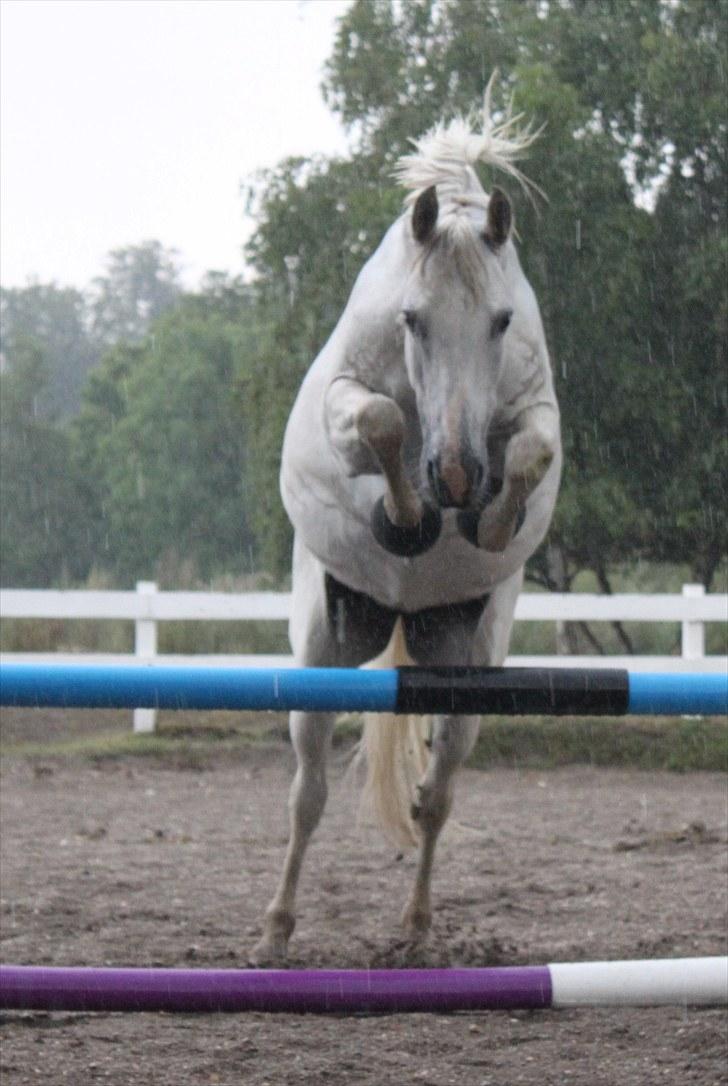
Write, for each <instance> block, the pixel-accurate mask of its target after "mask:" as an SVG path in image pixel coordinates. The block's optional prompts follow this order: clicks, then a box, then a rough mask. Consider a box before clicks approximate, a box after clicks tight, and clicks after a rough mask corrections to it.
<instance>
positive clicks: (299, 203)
mask: <svg viewBox="0 0 728 1086" xmlns="http://www.w3.org/2000/svg"><path fill="white" fill-rule="evenodd" d="M727 46H728V0H517V2H516V0H407V3H395V2H394V0H355V2H354V3H353V4H352V5H351V6H350V8H349V9H348V10H347V11H346V12H345V14H344V15H343V17H342V18H341V19H340V20H339V23H338V29H337V33H336V37H335V40H334V42H333V45H332V51H331V55H330V58H329V61H328V64H327V67H326V72H325V80H324V87H323V92H324V96H325V98H326V101H327V102H328V104H329V105H330V107H331V108H332V109H333V110H334V111H335V112H336V113H337V114H338V115H339V116H340V117H341V119H342V120H343V121H344V123H345V124H346V125H347V126H348V127H349V128H350V131H351V135H352V146H353V148H354V149H353V151H352V154H351V156H350V157H349V158H347V159H332V160H329V159H324V158H321V157H314V158H312V159H300V158H299V159H289V160H286V161H284V162H281V163H280V164H279V165H278V166H277V167H276V168H275V169H272V170H269V171H267V172H265V173H263V174H261V175H260V176H259V177H258V178H257V179H256V180H255V182H254V183H253V184H251V185H249V186H248V187H247V189H246V193H245V195H246V199H247V202H248V208H249V210H251V211H252V212H253V213H254V214H255V217H256V221H257V223H258V226H257V229H256V232H255V234H254V235H253V237H252V240H251V241H250V243H249V245H248V248H247V256H248V262H249V266H250V269H251V272H252V273H253V276H254V279H253V282H252V284H250V285H248V286H245V287H243V286H241V284H240V283H237V282H234V281H230V280H228V279H227V278H226V277H224V276H219V275H218V276H213V275H211V276H210V277H209V278H208V281H207V282H206V283H205V284H204V286H203V287H202V289H201V290H200V291H199V292H198V293H197V294H195V295H183V294H182V291H181V287H180V282H179V270H178V265H177V259H176V255H175V254H174V253H173V252H170V251H167V250H165V249H163V248H162V246H161V245H160V244H159V243H158V242H145V243H143V244H141V245H138V246H131V247H129V248H127V249H123V250H118V251H115V252H114V253H112V254H110V257H109V263H108V268H107V272H106V274H105V275H104V276H102V277H101V278H100V279H98V280H97V281H96V282H95V283H94V284H93V287H92V289H91V290H89V291H87V292H85V293H80V292H77V291H71V290H65V289H61V288H58V287H56V286H54V285H39V284H33V285H30V286H29V287H27V288H23V289H22V290H12V291H3V293H2V319H3V356H2V362H3V378H2V388H3V418H2V443H3V444H2V451H3V461H4V463H3V469H2V470H3V475H2V484H3V491H2V494H0V497H1V499H2V512H3V517H2V520H3V536H2V541H3V551H4V552H5V553H4V555H3V565H2V576H3V579H4V581H5V582H6V583H12V582H13V581H15V582H16V583H25V584H30V583H36V584H44V583H49V582H50V581H53V580H55V581H57V580H59V579H61V578H62V577H82V576H84V575H85V573H87V572H88V570H89V568H90V567H91V565H92V564H95V565H97V566H102V567H105V568H106V569H107V570H109V571H110V572H111V573H112V575H113V576H114V577H115V578H116V579H117V580H120V581H123V582H128V581H129V580H130V579H133V578H135V577H148V576H151V575H156V576H158V577H159V578H160V579H162V580H165V579H166V577H167V571H169V570H171V569H174V568H178V567H179V565H180V563H183V562H185V563H187V564H190V565H193V566H194V567H195V569H196V571H197V572H198V574H199V575H201V576H203V577H209V576H212V575H213V573H215V572H217V571H219V570H221V569H225V570H227V571H232V572H240V571H246V572H247V571H249V570H250V569H251V567H252V566H253V565H257V566H262V567H264V568H266V569H268V570H271V571H273V572H276V573H278V574H281V575H282V574H284V572H285V571H286V570H287V568H288V563H289V553H290V538H291V531H290V526H289V525H288V523H287V521H286V518H285V514H284V513H283V510H282V506H281V503H280V499H279V496H278V470H279V464H280V450H281V442H282V437H283V431H284V427H285V423H286V419H287V417H288V413H289V411H290V407H291V404H292V402H293V399H294V397H295V394H296V391H297V389H298V386H299V384H300V382H301V379H302V378H303V375H304V373H305V372H306V370H307V369H308V367H309V366H310V364H311V362H312V361H313V359H314V357H315V356H316V354H317V353H318V351H319V350H320V349H321V347H322V345H323V344H324V342H325V340H326V339H327V337H328V335H329V334H330V332H331V331H332V329H333V327H334V325H335V323H336V321H337V320H338V318H339V315H340V313H341V311H342V309H343V307H344V305H345V303H346V300H347V297H348V295H349V292H350V290H351V287H352V285H353V282H354V279H355V276H356V274H357V273H358V271H359V269H360V267H361V266H362V264H363V263H364V262H365V260H366V259H367V257H368V256H369V255H370V254H371V252H372V251H373V250H374V249H375V248H376V246H377V245H378V244H379V241H380V239H381V237H382V235H383V233H384V232H385V230H386V229H387V227H388V226H389V224H390V223H391V222H392V220H393V219H394V218H395V217H396V216H397V215H398V214H399V213H400V210H401V206H402V196H403V194H402V192H401V191H400V190H398V188H397V186H396V185H395V184H394V182H393V180H392V176H391V174H392V167H393V165H394V162H395V160H396V159H397V158H398V157H399V156H400V155H401V154H402V153H404V152H406V151H407V149H408V141H409V140H410V138H412V137H416V136H418V135H420V134H422V133H423V132H424V131H425V130H426V129H427V128H428V127H430V126H431V125H432V123H433V122H435V121H436V120H439V119H440V118H442V117H444V118H445V119H447V118H448V117H449V116H452V115H454V114H455V113H461V112H467V111H469V110H471V109H477V108H478V107H479V105H480V103H481V101H482V95H483V90H484V88H485V85H486V83H487V81H488V78H489V76H490V74H491V72H492V71H493V69H494V68H496V67H497V68H499V70H500V80H499V83H498V84H497V91H496V103H495V104H496V108H497V109H502V108H503V106H504V105H505V103H506V100H507V99H508V98H509V97H510V96H511V95H513V96H514V103H515V108H516V110H517V111H522V112H523V114H524V117H526V118H532V119H533V124H534V126H535V127H541V126H543V133H542V136H541V138H540V139H539V140H538V141H537V142H536V143H535V144H534V145H533V148H532V150H531V152H530V156H529V159H528V161H527V162H525V163H524V164H523V166H524V169H525V172H526V173H527V174H528V175H529V176H530V177H531V178H532V179H533V180H534V181H535V182H536V183H537V184H538V185H539V186H540V187H541V188H542V189H543V190H544V192H545V193H546V196H547V200H545V201H542V200H539V199H536V200H535V201H531V200H529V199H528V198H527V196H526V195H525V194H524V193H523V192H521V191H519V190H518V188H517V186H510V187H511V192H510V195H511V198H512V200H513V203H514V206H515V212H516V225H517V229H518V234H519V247H520V253H521V259H522V262H523V265H524V268H525V271H526V274H527V275H528V277H529V279H530V280H531V282H532V283H533V285H534V287H535V289H536V292H537V295H538V297H539V301H540V304H541V307H542V311H543V314H544V321H545V325H546V331H547V339H548V342H549V346H550V349H551V353H552V358H553V365H554V373H555V380H556V384H557V391H558V395H559V399H560V403H561V407H562V415H563V434H564V445H565V454H566V455H565V469H564V482H563V487H562V493H561V497H560V500H559V504H558V507H557V513H556V516H555V519H554V523H553V527H552V531H551V533H550V537H549V540H548V545H547V546H545V547H544V548H543V549H542V550H541V552H540V553H539V554H538V555H536V556H535V559H534V560H533V561H532V563H531V565H530V575H531V576H532V577H534V578H535V579H537V580H540V581H542V582H543V583H544V584H547V585H550V586H551V587H560V588H566V587H569V585H570V584H571V583H572V581H573V579H574V577H575V575H576V574H577V573H578V572H579V571H580V570H585V569H588V570H591V571H593V572H594V574H595V575H596V577H597V578H598V580H599V582H600V584H601V585H602V588H603V589H604V590H605V591H609V589H610V583H611V582H610V577H611V571H612V570H613V569H614V567H615V566H618V565H621V564H624V563H629V562H634V561H635V560H637V559H640V558H646V559H655V560H660V561H670V562H679V563H686V564H688V565H689V566H690V567H691V569H692V571H693V575H694V576H695V577H696V578H699V579H700V580H701V581H703V582H704V583H705V584H706V585H710V583H711V580H712V579H713V578H714V576H715V571H716V568H717V566H718V564H719V562H720V560H721V557H722V556H723V555H724V554H725V538H726V503H725V500H724V497H725V496H724V479H725V470H726V443H725V440H724V436H723V435H724V425H725V417H726V407H727V406H728V405H727V404H726V385H727V383H726V380H725V373H726V362H727V361H728V360H727V358H726V354H727V347H726V341H727V339H728V331H727V329H728V303H727V301H726V282H727V281H728V276H726V270H727V269H726V258H727V249H728V242H727V241H726V237H727V231H726V198H725V194H726V114H725V101H726V98H727V97H728V95H727V91H728V88H727V87H726V80H727V75H726V69H727V66H726V63H725V57H726V55H728V49H727ZM498 95H499V96H500V97H497V96H498ZM482 180H483V183H484V185H485V187H486V189H488V188H490V187H491V186H492V184H493V183H494V180H495V178H494V177H493V176H492V175H491V174H489V172H488V171H487V170H483V174H482ZM498 183H499V184H503V179H499V182H498ZM100 358H101V361H100V362H99V359H100ZM79 404H80V405H81V406H80V410H79ZM79 524H80V525H82V530H81V531H79ZM8 555H9V556H10V557H7V556H8Z"/></svg>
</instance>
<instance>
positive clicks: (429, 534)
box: [371, 497, 442, 558]
mask: <svg viewBox="0 0 728 1086" xmlns="http://www.w3.org/2000/svg"><path fill="white" fill-rule="evenodd" d="M371 526H372V532H373V534H374V538H375V539H376V541H377V543H379V545H380V547H384V549H385V551H389V553H390V554H396V555H397V556H398V557H399V558H414V557H415V555H418V554H424V552H425V551H428V550H429V549H430V547H432V546H433V544H434V543H436V542H437V539H438V536H439V535H440V529H441V528H442V515H441V514H440V510H439V509H436V508H435V507H434V506H432V505H428V504H427V503H424V504H423V506H422V520H421V521H420V522H419V524H414V525H412V527H409V528H407V527H402V526H400V525H398V524H392V521H391V520H390V519H389V517H388V516H387V513H386V510H385V508H384V498H383V497H382V498H380V499H379V501H378V502H377V503H376V504H375V506H374V508H373V509H372V517H371Z"/></svg>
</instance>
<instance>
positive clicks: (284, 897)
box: [252, 712, 334, 965]
mask: <svg viewBox="0 0 728 1086" xmlns="http://www.w3.org/2000/svg"><path fill="white" fill-rule="evenodd" d="M333 726H334V716H333V714H332V713H302V712H294V713H291V717H290V724H289V727H290V732H291V741H292V743H293V749H294V751H295V753H296V760H297V763H298V767H297V769H296V774H295V776H294V778H293V783H292V785H291V791H290V795H289V799H288V810H289V823H290V836H289V839H288V848H287V850H286V858H285V861H284V864H283V872H282V875H281V879H280V882H279V884H278V889H277V890H276V893H275V896H274V897H273V900H272V901H271V903H270V905H269V906H268V908H267V910H266V914H265V924H264V930H263V938H262V939H261V940H260V942H259V943H258V944H257V946H256V947H255V949H254V951H253V955H252V960H253V961H254V962H255V964H257V965H265V964H271V963H274V962H281V961H283V960H285V957H286V948H287V946H288V940H289V938H290V936H291V933H292V932H293V928H294V926H295V923H296V919H295V901H296V888H297V886H298V878H299V875H300V873H301V866H302V864H303V857H304V855H305V852H306V848H307V846H308V843H309V841H310V839H311V835H312V833H313V831H314V830H315V829H316V826H317V825H318V823H319V820H320V818H321V815H322V814H323V810H324V807H325V805H326V794H327V785H326V755H327V753H328V747H329V742H330V739H331V732H332V730H333Z"/></svg>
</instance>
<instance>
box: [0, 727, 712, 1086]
mask: <svg viewBox="0 0 728 1086" xmlns="http://www.w3.org/2000/svg"><path fill="white" fill-rule="evenodd" d="M291 769H292V758H291V752H290V749H289V748H288V747H287V746H285V745H284V744H283V743H281V744H280V745H276V746H268V747H263V748H251V749H250V750H249V751H248V752H243V753H240V754H238V755H236V756H235V757H234V758H230V757H228V758H221V757H219V756H218V757H216V758H215V757H213V758H211V759H209V760H208V761H207V762H206V763H204V764H203V765H202V766H201V767H199V766H198V767H197V768H190V767H189V766H188V767H185V766H184V765H180V764H179V763H177V764H175V761H174V760H173V759H166V760H158V759H149V760H144V759H141V758H126V759H121V760H113V761H112V760H109V761H106V762H100V763H97V764H94V763H91V762H88V761H82V760H80V759H79V760H76V761H61V760H53V759H45V760H43V761H42V762H38V761H37V760H36V761H30V760H25V759H7V760H6V763H5V765H4V767H3V770H2V777H1V784H2V792H1V799H2V808H1V813H2V854H1V860H2V869H1V871H2V942H3V946H2V960H3V961H5V962H13V963H27V964H54V965H140V966H142V965H145V966H151V965H157V966H187V967H190V966H200V967H242V966H244V965H245V964H246V954H247V952H248V950H249V949H250V947H251V946H252V945H253V943H254V942H255V940H256V938H257V937H258V935H259V932H260V918H261V914H262V912H263V909H264V907H265V904H266V902H267V901H268V899H269V897H270V895H271V893H272V890H273V887H274V882H275V879H276V877H277V874H278V871H279V869H280V865H281V861H282V857H283V850H284V846H285V840H286V813H285V796H286V793H287V789H288V784H289V781H290V776H291ZM354 806H355V804H354V800H353V799H352V798H351V789H350V787H349V785H348V784H347V782H346V781H345V779H344V771H343V769H342V767H341V765H339V766H338V767H337V766H334V768H333V769H332V787H331V795H330V800H329V807H328V810H327V813H326V817H325V819H324V821H323V823H322V826H321V828H320V830H319V833H318V835H317V837H316V839H315V843H314V845H313V847H312V849H311V852H310V854H309V857H308V863H307V866H306V868H305V870H304V875H303V879H302V885H301V893H300V913H299V921H298V927H297V930H296V933H295V935H294V937H293V941H292V944H291V959H290V964H291V965H292V966H296V967H300V968H317V967H333V968H335V967H339V968H347V967H349V968H362V969H363V968H367V967H368V966H369V967H371V966H377V967H386V966H393V967H394V966H399V965H405V964H411V962H409V960H408V957H407V951H406V947H405V945H404V944H403V942H402V941H401V935H400V932H399V928H398V916H399V911H400V909H401V907H402V904H403V902H404V899H405V896H406V893H407V889H408V886H409V884H410V881H411V878H412V871H413V859H412V857H410V856H407V857H405V858H404V859H398V858H397V857H396V856H395V854H394V852H393V850H392V849H391V848H390V847H389V846H388V845H387V844H386V843H384V842H383V841H382V840H380V839H379V837H378V836H377V835H376V834H375V833H374V832H373V831H372V832H369V831H366V830H362V829H358V828H357V827H356V825H355V810H354ZM435 892H436V920H435V927H434V932H433V935H432V939H431V942H430V945H429V947H428V949H427V951H426V952H425V953H424V954H423V955H422V956H421V957H420V958H419V960H418V962H417V963H416V964H422V965H435V966H448V965H473V966H474V965H489V964H506V963H508V964H526V963H541V962H548V961H558V960H562V961H574V960H576V961H578V960H590V959H600V958H641V957H672V956H690V955H704V954H721V953H725V949H724V947H725V934H726V914H727V905H728V882H727V879H726V782H725V778H723V777H722V776H720V775H718V774H685V775H678V774H667V773H665V774H662V773H644V772H638V771H634V772H632V771H623V770H604V769H590V768H585V767H574V768H570V769H563V770H558V771H549V772H533V771H522V772H520V771H515V770H510V771H509V770H500V769H499V770H493V771H490V772H478V771H474V770H466V771H464V772H463V773H462V775H461V778H460V781H459V789H458V797H457V802H456V810H455V817H454V822H453V824H452V825H451V827H450V828H449V829H448V831H447V833H446V836H445V838H444V839H443V841H442V846H441V848H440V853H439V861H438V864H437V868H436V879H435ZM0 1037H1V1040H2V1083H3V1086H21V1084H26V1083H44V1084H45V1086H55V1084H61V1083H72V1084H76V1086H86V1084H88V1083H97V1082H98V1083H109V1084H114V1086H137V1084H139V1086H142V1084H143V1086H186V1084H188V1083H189V1084H200V1086H202V1084H204V1086H233V1084H234V1086H239V1084H246V1086H266V1084H269V1086H276V1084H279V1083H286V1084H288V1083H290V1084H296V1086H297V1084H301V1086H303V1084H304V1083H305V1084H306V1086H336V1084H338V1083H352V1084H354V1083H355V1084H366V1086H370V1084H371V1086H375V1084H376V1086H390V1084H391V1086H395V1084H396V1086H402V1084H405V1083H413V1084H419V1086H447V1084H450V1083H455V1084H457V1086H515V1084H517V1083H518V1084H530V1083H533V1084H536V1083H538V1084H539V1086H550V1084H553V1086H557V1084H558V1086H563V1084H564V1083H571V1084H574V1086H577V1084H579V1086H616V1084H626V1086H630V1084H635V1086H653V1084H654V1086H657V1084H660V1086H664V1084H667V1083H674V1084H676V1086H688V1084H690V1083H695V1084H696V1086H719V1084H725V1083H726V1081H727V1078H726V1066H727V1064H726V1039H727V1038H726V1019H725V1015H724V1012H723V1011H720V1010H712V1009H708V1010H698V1009H681V1008H674V1009H673V1008H667V1009H665V1008H663V1009H660V1008H656V1009H645V1010H627V1009H624V1010H622V1009H616V1010H615V1009H598V1010H575V1011H548V1012H511V1013H508V1012H490V1013H482V1014H458V1015H417V1014H412V1015H401V1016H391V1017H359V1018H351V1019H343V1018H337V1017H329V1018H321V1017H314V1016H295V1015H278V1016H267V1017H266V1016H264V1015H248V1016H234V1015H214V1016H206V1017H205V1016H194V1015H182V1016H173V1015H147V1014H136V1015H132V1014H129V1015H121V1014H104V1015H89V1014H62V1013H55V1014H33V1013H16V1012H6V1013H5V1014H4V1015H3V1017H2V1030H1V1031H0Z"/></svg>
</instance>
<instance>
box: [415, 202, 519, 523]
mask: <svg viewBox="0 0 728 1086" xmlns="http://www.w3.org/2000/svg"><path fill="white" fill-rule="evenodd" d="M476 185H477V182H476ZM511 221H512V216H511V207H510V203H509V201H508V199H507V197H506V196H505V195H504V193H503V192H501V191H500V190H499V189H493V191H492V193H491V195H490V199H487V198H486V197H485V194H484V193H483V192H482V190H481V189H480V186H479V185H477V188H476V187H474V188H473V190H472V192H471V193H467V192H466V193H464V194H462V193H461V194H460V195H459V196H456V197H454V198H450V199H449V200H447V202H446V203H445V205H444V208H442V209H441V207H440V203H439V201H438V195H437V189H436V187H435V186H434V185H431V186H430V187H428V188H426V189H424V190H423V191H422V192H421V193H420V195H419V196H418V197H417V199H416V201H415V203H414V205H413V209H412V215H411V220H410V222H411V233H412V242H413V251H414V259H413V261H412V266H411V271H410V274H409V277H408V279H407V282H406V285H405V288H404V293H403V298H402V308H401V316H400V319H401V321H402V323H403V325H404V329H405V348H404V350H405V365H406V368H407V375H408V377H409V381H410V384H411V385H412V388H413V390H414V393H415V398H416V402H417V408H418V414H419V419H420V426H421V430H422V460H421V473H422V479H423V480H427V484H428V487H429V490H430V491H431V494H432V497H433V499H434V500H435V502H436V503H437V505H438V506H440V507H441V508H447V507H456V508H458V509H475V508H478V507H482V506H483V505H484V504H485V502H486V500H487V488H488V451H487V449H488V445H487V439H488V431H489V428H490V424H491V421H492V419H493V415H494V413H495V409H496V406H497V401H498V381H499V377H500V373H501V367H502V363H503V344H504V339H505V337H506V336H507V333H508V327H509V324H510V322H511V317H512V315H513V305H514V299H513V296H512V288H511V287H510V286H509V282H508V277H507V275H506V269H505V260H506V255H507V243H508V240H509V237H510V232H511Z"/></svg>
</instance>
